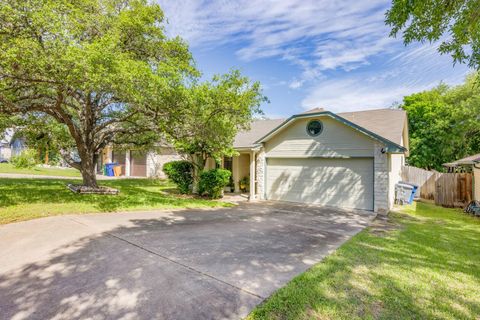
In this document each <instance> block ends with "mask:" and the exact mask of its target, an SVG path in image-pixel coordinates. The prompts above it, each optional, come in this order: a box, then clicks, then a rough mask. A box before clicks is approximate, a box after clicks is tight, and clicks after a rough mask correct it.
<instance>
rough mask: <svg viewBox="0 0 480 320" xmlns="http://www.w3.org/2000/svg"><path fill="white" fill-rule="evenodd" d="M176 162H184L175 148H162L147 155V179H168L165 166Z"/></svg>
mask: <svg viewBox="0 0 480 320" xmlns="http://www.w3.org/2000/svg"><path fill="white" fill-rule="evenodd" d="M174 160H182V157H181V156H180V155H179V154H178V153H177V152H176V151H175V150H174V149H173V148H167V147H166V148H160V149H159V150H157V151H151V152H148V153H147V177H156V178H162V179H164V178H166V177H167V176H166V175H165V173H164V172H163V165H164V164H165V163H167V162H170V161H174Z"/></svg>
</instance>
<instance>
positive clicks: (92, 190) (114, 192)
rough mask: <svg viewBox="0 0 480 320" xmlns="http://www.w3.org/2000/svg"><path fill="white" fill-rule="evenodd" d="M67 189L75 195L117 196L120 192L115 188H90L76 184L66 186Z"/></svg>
mask: <svg viewBox="0 0 480 320" xmlns="http://www.w3.org/2000/svg"><path fill="white" fill-rule="evenodd" d="M67 188H68V189H69V190H70V191H72V192H75V193H79V194H106V195H117V194H118V193H119V192H120V191H119V190H118V189H115V188H110V187H98V188H91V187H87V186H82V185H78V184H71V183H70V184H68V185H67Z"/></svg>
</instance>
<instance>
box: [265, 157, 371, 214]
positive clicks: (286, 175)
mask: <svg viewBox="0 0 480 320" xmlns="http://www.w3.org/2000/svg"><path fill="white" fill-rule="evenodd" d="M267 198H268V199H272V200H284V201H295V202H306V203H316V204H322V205H330V206H336V207H344V208H359V209H366V210H373V160H372V159H371V158H357V159H325V158H308V159H285V158H284V159H277V158H270V159H268V160H267Z"/></svg>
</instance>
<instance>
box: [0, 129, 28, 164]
mask: <svg viewBox="0 0 480 320" xmlns="http://www.w3.org/2000/svg"><path fill="white" fill-rule="evenodd" d="M1 137H2V139H1V140H0V162H1V161H9V160H10V158H11V157H13V156H16V155H19V154H20V153H22V151H23V150H24V149H25V148H26V145H25V139H23V138H22V137H18V136H16V135H15V131H14V130H13V129H7V130H5V132H4V133H3V135H2V136H1Z"/></svg>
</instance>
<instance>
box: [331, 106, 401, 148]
mask: <svg viewBox="0 0 480 320" xmlns="http://www.w3.org/2000/svg"><path fill="white" fill-rule="evenodd" d="M337 114H338V115H339V116H340V117H342V118H345V119H347V120H348V121H351V122H353V123H355V124H356V125H358V126H360V127H363V128H365V129H367V130H369V131H371V132H373V133H376V134H377V135H379V136H381V137H383V138H385V139H387V140H390V141H392V142H394V143H396V144H398V145H402V135H403V128H404V126H405V125H406V121H407V113H406V112H405V111H404V110H399V109H376V110H365V111H355V112H342V113H337Z"/></svg>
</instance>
